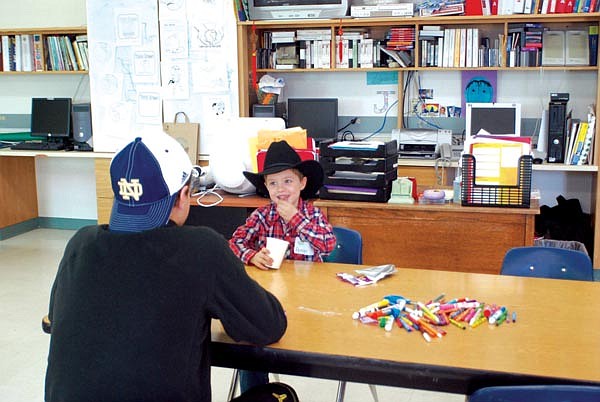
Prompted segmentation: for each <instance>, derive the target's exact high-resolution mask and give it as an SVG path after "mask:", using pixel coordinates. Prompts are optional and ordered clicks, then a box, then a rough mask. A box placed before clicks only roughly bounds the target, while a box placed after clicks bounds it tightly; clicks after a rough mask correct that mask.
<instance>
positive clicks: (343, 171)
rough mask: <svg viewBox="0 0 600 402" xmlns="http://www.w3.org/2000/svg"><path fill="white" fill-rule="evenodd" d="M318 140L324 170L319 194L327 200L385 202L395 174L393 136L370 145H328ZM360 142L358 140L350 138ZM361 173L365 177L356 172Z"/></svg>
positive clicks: (396, 147)
mask: <svg viewBox="0 0 600 402" xmlns="http://www.w3.org/2000/svg"><path fill="white" fill-rule="evenodd" d="M333 144H335V143H322V144H321V146H320V149H319V151H320V160H319V161H320V163H321V166H323V170H324V171H325V178H324V181H323V183H324V186H323V187H322V188H321V190H320V192H319V197H320V198H322V199H330V200H347V201H372V202H387V201H388V200H389V198H390V195H391V191H392V182H393V181H394V180H395V179H396V178H397V177H398V170H397V163H398V145H397V142H396V141H395V140H393V141H389V142H386V143H384V144H380V145H378V146H377V147H376V148H374V149H368V150H365V149H352V148H332V147H331V146H330V145H333ZM353 144H356V145H357V146H360V142H353ZM363 174H364V175H365V176H366V177H365V178H362V177H360V176H362V175H363Z"/></svg>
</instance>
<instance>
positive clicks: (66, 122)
mask: <svg viewBox="0 0 600 402" xmlns="http://www.w3.org/2000/svg"><path fill="white" fill-rule="evenodd" d="M31 135H32V136H35V137H45V138H47V139H48V140H49V141H50V140H53V139H54V138H56V139H57V140H64V139H66V138H69V137H71V98H33V99H31Z"/></svg>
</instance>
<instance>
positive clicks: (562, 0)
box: [554, 0, 567, 14]
mask: <svg viewBox="0 0 600 402" xmlns="http://www.w3.org/2000/svg"><path fill="white" fill-rule="evenodd" d="M566 12H567V0H558V2H557V3H556V10H555V11H554V13H555V14H564V13H566Z"/></svg>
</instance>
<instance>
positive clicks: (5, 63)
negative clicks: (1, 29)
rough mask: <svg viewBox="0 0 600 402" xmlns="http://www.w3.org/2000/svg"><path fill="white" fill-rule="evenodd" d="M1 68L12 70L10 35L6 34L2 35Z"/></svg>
mask: <svg viewBox="0 0 600 402" xmlns="http://www.w3.org/2000/svg"><path fill="white" fill-rule="evenodd" d="M13 51H14V50H13ZM2 68H3V69H4V71H13V69H12V61H11V47H10V37H9V36H8V35H3V36H2Z"/></svg>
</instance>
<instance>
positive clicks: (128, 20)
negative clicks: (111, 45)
mask: <svg viewBox="0 0 600 402" xmlns="http://www.w3.org/2000/svg"><path fill="white" fill-rule="evenodd" d="M115 27H116V34H117V41H116V44H117V45H120V46H124V45H135V44H139V43H140V16H139V15H138V14H137V13H135V12H132V11H122V12H120V13H118V14H117V15H116V23H115Z"/></svg>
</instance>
